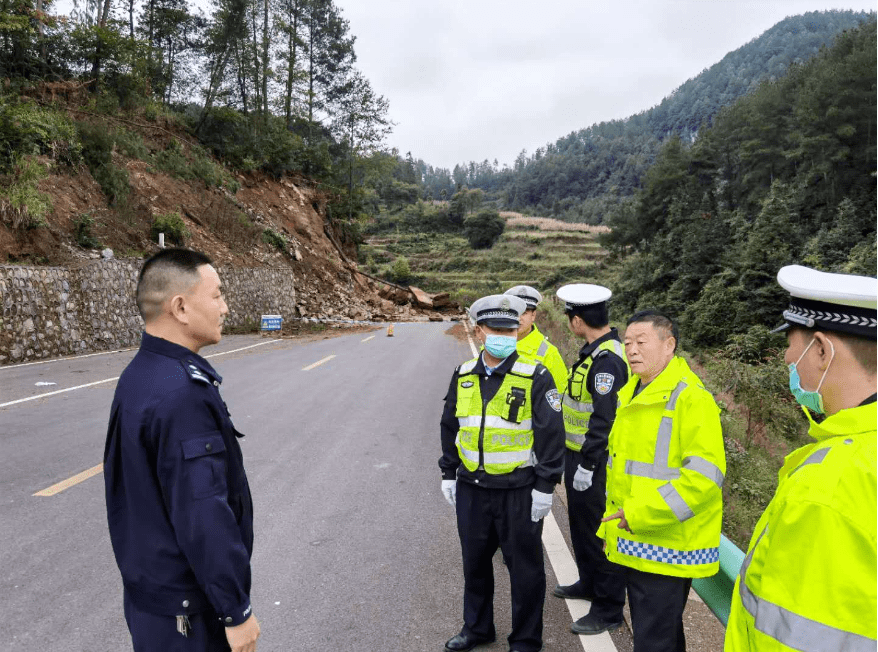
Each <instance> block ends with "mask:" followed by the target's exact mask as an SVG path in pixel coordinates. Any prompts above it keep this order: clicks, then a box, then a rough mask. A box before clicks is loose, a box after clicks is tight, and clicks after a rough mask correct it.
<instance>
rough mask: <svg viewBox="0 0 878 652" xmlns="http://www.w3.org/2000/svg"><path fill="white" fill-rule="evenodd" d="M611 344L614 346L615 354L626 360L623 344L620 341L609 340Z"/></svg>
mask: <svg viewBox="0 0 878 652" xmlns="http://www.w3.org/2000/svg"><path fill="white" fill-rule="evenodd" d="M607 341H608V342H609V343H610V344H612V345H613V352H614V353H615V354H616V355H618V356H619V357H620V358H622V360H624V359H625V349H623V348H622V343H621V342H620V341H618V340H607Z"/></svg>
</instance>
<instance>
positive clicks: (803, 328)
mask: <svg viewBox="0 0 878 652" xmlns="http://www.w3.org/2000/svg"><path fill="white" fill-rule="evenodd" d="M777 280H778V282H779V283H780V284H781V285H782V286H783V288H784V289H785V290H787V291H788V292H789V293H790V295H791V297H790V306H789V308H788V309H787V310H786V311H784V313H783V316H784V320H785V324H784V325H783V326H781V327H780V328H779V329H777V330H786V333H787V344H788V346H787V350H786V355H785V356H784V359H785V361H786V363H787V364H788V365H789V370H790V391H791V392H792V394H793V397H794V398H795V399H796V401H797V402H798V403H799V404H800V405H802V407H803V408H807V410H803V411H804V412H805V415H806V417H807V418H808V421H809V422H810V424H811V425H810V429H809V431H808V432H809V434H810V435H811V436H812V437H813V438H814V439H815V440H816V441H814V442H813V443H811V444H808V445H806V446H803V447H802V448H800V449H798V450H796V451H793V452H792V453H790V454H789V455H787V457H786V460H785V463H784V465H783V468H782V469H781V470H780V481H779V484H778V487H777V491H776V493H775V495H774V498H772V500H771V502H770V503H769V505H768V507H767V508H766V510H765V513H763V515H762V518H760V519H759V522H758V523H757V524H756V529H755V530H754V531H753V538H752V540H751V541H750V547H749V550H748V552H747V557H746V558H745V559H744V564H743V565H742V567H741V574H740V577H739V578H738V581H737V583H736V584H735V592H734V594H733V596H732V610H731V614H730V615H729V624H728V628H727V629H726V642H725V649H726V652H756V651H766V652H767V651H771V652H781V651H782V650H804V651H806V652H830V651H832V652H835V651H836V650H846V651H848V652H866V651H867V650H870V651H872V650H875V648H876V618H875V613H876V609H878V600H876V588H875V578H876V561H875V560H876V554H878V551H876V545H875V519H876V517H875V514H876V510H878V505H876V500H875V490H876V484H878V478H876V471H875V467H876V425H875V424H876V418H878V415H876V409H875V381H876V369H875V367H876V362H875V353H876V345H875V335H876V324H878V319H876V317H878V311H876V306H878V289H876V280H875V279H874V278H868V277H865V276H852V275H849V274H827V273H825V272H819V271H817V270H814V269H809V268H807V267H801V266H798V265H790V266H788V267H784V268H783V269H781V270H780V272H778V275H777ZM808 410H810V411H811V412H813V413H814V414H815V415H825V418H824V419H823V420H822V421H820V423H817V422H816V421H815V420H814V417H812V416H811V413H810V412H809V411H808Z"/></svg>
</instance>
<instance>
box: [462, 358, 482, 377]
mask: <svg viewBox="0 0 878 652" xmlns="http://www.w3.org/2000/svg"><path fill="white" fill-rule="evenodd" d="M478 361H479V359H478V358H476V359H475V360H470V361H469V362H464V363H463V364H462V365H460V371H459V372H458V373H459V374H468V373H469V372H471V371H472V370H473V369H475V368H476V362H478Z"/></svg>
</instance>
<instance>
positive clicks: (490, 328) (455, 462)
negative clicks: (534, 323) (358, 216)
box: [439, 294, 564, 652]
mask: <svg viewBox="0 0 878 652" xmlns="http://www.w3.org/2000/svg"><path fill="white" fill-rule="evenodd" d="M526 307H527V305H526V304H525V303H524V301H522V300H521V299H519V298H518V297H514V296H508V295H503V294H500V295H493V296H488V297H483V298H482V299H479V300H478V301H476V302H475V303H474V304H473V305H472V307H471V308H470V315H471V317H472V318H473V319H474V320H475V322H476V324H477V326H476V329H475V331H476V336H477V337H478V339H479V341H480V342H481V343H482V344H484V347H485V348H484V351H482V352H481V353H480V354H479V356H477V357H476V358H474V359H472V360H470V361H469V362H465V363H463V364H462V365H460V366H459V367H457V369H455V370H454V375H453V376H452V378H451V385H450V386H449V388H448V394H447V395H446V397H445V409H444V411H443V414H442V422H441V433H442V457H441V458H440V460H439V467H440V469H441V470H442V493H443V494H444V495H445V498H446V500H448V502H449V503H451V504H452V505H454V506H455V507H456V510H457V530H458V533H459V535H460V545H461V549H462V551H463V576H464V596H463V628H462V629H461V631H460V633H459V634H457V635H455V636H453V637H452V638H451V639H450V640H449V641H448V642H447V643H446V644H445V650H446V651H448V652H462V651H465V650H471V649H472V648H474V647H476V646H477V645H481V644H483V643H490V642H491V641H493V640H494V639H495V637H496V632H495V629H494V611H493V597H494V596H493V594H494V571H493V565H492V561H491V560H492V558H493V556H494V553H495V552H496V551H497V548H498V547H499V548H500V549H501V550H502V551H503V557H504V559H505V560H506V564H507V566H508V568H509V578H510V583H511V587H512V632H511V633H510V634H509V637H508V640H509V649H510V651H514V652H537V651H538V650H540V649H542V634H543V603H544V602H545V593H546V572H545V568H544V567H543V547H542V539H541V536H542V530H543V521H542V519H543V517H545V516H546V514H548V513H549V512H550V511H551V508H552V491H553V490H554V487H555V485H556V484H557V483H558V482H559V481H560V480H561V472H562V469H563V457H564V422H563V421H562V419H561V396H560V394H559V393H558V390H557V389H556V388H555V382H554V381H553V380H552V376H551V374H550V373H549V372H548V370H547V369H546V368H545V367H544V366H543V365H541V364H539V363H536V362H534V361H532V360H528V359H526V358H522V357H519V355H518V353H517V352H516V350H515V345H516V332H517V330H518V326H519V317H520V316H521V314H522V313H523V312H524V311H525V309H526Z"/></svg>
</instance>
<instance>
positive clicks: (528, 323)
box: [503, 285, 567, 392]
mask: <svg viewBox="0 0 878 652" xmlns="http://www.w3.org/2000/svg"><path fill="white" fill-rule="evenodd" d="M503 294H507V295H511V296H514V297H518V298H519V299H521V300H522V301H524V303H525V304H526V305H527V309H526V310H525V311H524V312H523V313H522V314H521V317H520V318H519V322H520V323H519V326H518V344H517V346H516V347H515V348H516V350H517V351H518V354H519V355H521V356H523V357H525V358H530V359H531V360H536V361H537V362H539V363H540V364H541V365H543V366H544V367H545V368H546V369H548V370H549V373H550V374H552V380H554V381H555V387H557V388H558V391H559V392H563V391H564V386H565V385H566V384H567V363H565V362H564V358H562V357H561V353H560V352H559V351H558V347H556V346H555V345H554V344H552V343H551V342H550V341H549V340H548V338H547V337H546V336H545V335H543V334H542V333H541V332H540V329H538V328H537V326H536V324H535V323H534V322H535V321H536V318H537V306H539V305H540V303H542V301H543V295H542V294H540V293H539V292H538V291H537V290H536V289H535V288H532V287H531V286H529V285H516V286H515V287H513V288H509V289H508V290H506V292H504V293H503Z"/></svg>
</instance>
